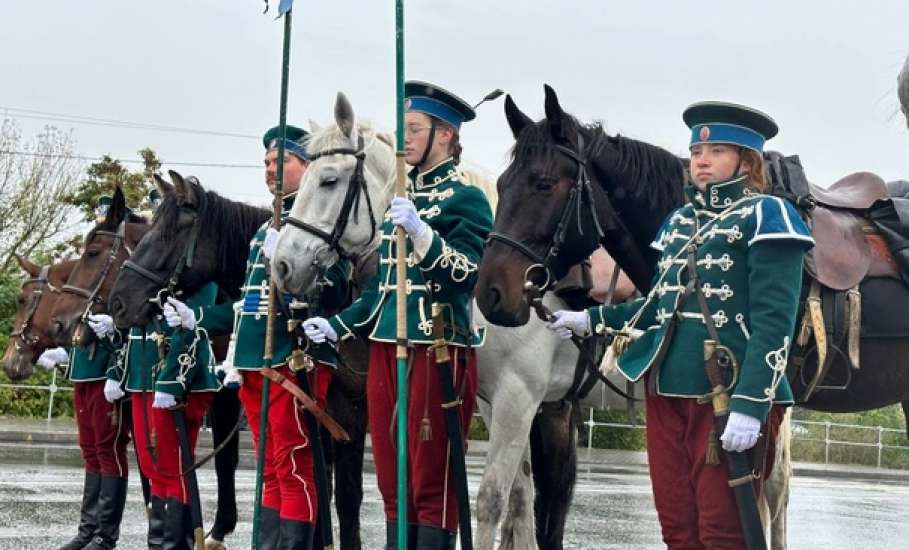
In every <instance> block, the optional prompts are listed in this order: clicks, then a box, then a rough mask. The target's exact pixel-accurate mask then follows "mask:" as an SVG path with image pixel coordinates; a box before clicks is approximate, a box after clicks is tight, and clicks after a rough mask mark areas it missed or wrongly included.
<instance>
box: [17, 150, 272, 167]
mask: <svg viewBox="0 0 909 550" xmlns="http://www.w3.org/2000/svg"><path fill="white" fill-rule="evenodd" d="M0 155H17V156H23V157H38V158H60V159H76V160H84V161H89V162H99V161H102V160H105V159H104V158H102V157H87V156H83V155H65V154H63V155H61V154H54V153H35V152H32V151H8V150H0ZM109 158H110V159H112V160H116V161H117V162H120V163H123V164H141V165H145V162H144V161H141V160H131V159H116V158H114V157H109ZM158 161H159V162H160V163H161V164H162V165H166V166H192V167H199V168H257V169H259V170H261V169H263V168H262V165H261V164H227V163H220V162H170V161H165V160H161V159H158Z"/></svg>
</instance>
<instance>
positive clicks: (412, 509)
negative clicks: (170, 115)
mask: <svg viewBox="0 0 909 550" xmlns="http://www.w3.org/2000/svg"><path fill="white" fill-rule="evenodd" d="M428 349H429V348H428V346H425V345H416V346H414V347H413V349H411V351H410V353H411V359H412V366H411V367H410V374H409V388H408V401H407V405H408V407H407V409H408V410H407V433H408V435H407V457H408V464H407V466H408V467H407V479H408V481H409V485H410V494H408V495H407V518H408V520H409V521H410V522H411V523H418V524H421V525H428V526H433V527H442V528H444V529H448V530H449V531H455V530H457V528H458V503H457V493H456V492H455V487H454V479H453V477H452V469H451V464H450V461H449V458H450V457H449V453H448V432H447V429H446V425H445V412H444V410H443V409H442V406H441V404H442V401H443V400H442V391H441V387H440V385H439V369H438V367H436V363H435V355H433V356H432V357H431V358H427V351H428ZM449 350H450V351H451V358H452V365H453V366H454V369H453V375H454V387H455V389H456V390H458V389H460V391H461V398H462V404H461V406H460V407H459V409H458V412H459V413H460V416H461V434H462V435H463V438H464V442H465V447H466V442H467V429H468V428H469V426H470V419H471V417H472V416H473V408H474V404H475V403H476V396H477V358H476V355H475V354H474V353H473V351H472V350H471V351H470V352H468V351H467V350H465V349H464V348H457V347H454V346H452V347H450V348H449ZM396 372H397V358H396V356H395V345H394V344H389V343H384V342H371V343H370V345H369V372H368V374H367V375H366V396H367V400H366V401H367V406H368V408H369V431H370V434H371V437H372V453H373V458H374V460H375V463H376V477H377V478H378V482H379V491H380V492H381V493H382V499H383V500H384V501H385V517H386V518H387V519H388V521H395V520H396V519H397V517H398V512H397V497H396V495H397V474H396V473H395V467H396V462H397V457H396V451H395V448H396V445H395V442H396V439H397V438H396V435H397V429H396V427H397V423H396V420H395V416H394V414H393V413H394V411H395V403H396V402H397V384H396V379H397V377H396ZM424 418H427V419H428V420H429V427H430V432H431V433H430V434H428V435H429V436H430V437H429V439H428V440H425V441H424V440H423V437H421V435H427V434H425V433H423V434H421V432H425V430H421V424H422V423H423V419H424Z"/></svg>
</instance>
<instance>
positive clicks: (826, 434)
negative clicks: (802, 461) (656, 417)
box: [584, 408, 909, 468]
mask: <svg viewBox="0 0 909 550" xmlns="http://www.w3.org/2000/svg"><path fill="white" fill-rule="evenodd" d="M584 425H585V426H586V427H587V448H588V449H590V448H592V447H593V438H594V430H597V429H599V428H611V429H626V430H643V429H644V428H645V426H644V424H643V423H640V424H622V423H617V422H598V421H596V420H595V419H594V409H593V408H591V409H589V413H588V417H587V420H586V421H585V422H584ZM812 428H814V430H812ZM820 428H823V437H814V436H812V435H811V434H812V432H813V431H816V430H817V429H820ZM838 428H840V429H844V430H850V431H852V430H854V431H856V432H859V433H865V432H867V433H869V434H870V435H871V436H872V437H870V438H856V439H872V440H873V441H870V442H869V441H847V440H844V439H836V438H834V437H833V432H834V431H835V430H836V429H838ZM887 434H896V435H897V437H899V438H902V440H904V441H905V439H906V432H905V431H903V430H897V429H894V428H884V427H882V426H859V425H855V424H841V423H836V422H812V421H808V420H793V421H792V439H793V441H794V442H795V441H805V442H814V443H822V444H823V445H824V464H830V451H831V449H832V448H835V447H836V446H838V445H840V446H844V447H860V448H870V449H875V450H876V453H877V467H878V468H882V467H883V466H882V460H883V454H884V451H885V450H888V449H891V450H895V451H898V452H905V451H909V446H907V445H894V444H889V443H885V439H886V438H885V436H886V435H887Z"/></svg>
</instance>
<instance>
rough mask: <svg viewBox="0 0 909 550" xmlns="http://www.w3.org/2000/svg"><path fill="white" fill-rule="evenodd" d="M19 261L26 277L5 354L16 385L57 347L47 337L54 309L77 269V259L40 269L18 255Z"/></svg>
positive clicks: (5, 362) (6, 366) (20, 291)
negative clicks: (43, 357)
mask: <svg viewBox="0 0 909 550" xmlns="http://www.w3.org/2000/svg"><path fill="white" fill-rule="evenodd" d="M16 261H17V262H18V263H19V267H21V268H22V270H23V271H24V272H25V273H26V275H27V278H26V279H25V281H23V283H22V287H21V288H20V290H19V295H18V296H17V297H16V313H15V316H14V317H13V331H12V333H11V334H10V338H9V341H8V342H7V344H6V352H5V353H4V354H3V368H4V370H5V371H6V375H7V376H9V378H10V380H12V381H14V382H16V381H18V380H23V379H25V378H28V377H29V376H31V375H32V372H33V370H34V369H33V367H34V364H35V361H37V359H38V357H40V356H41V354H42V353H44V350H46V349H48V348H52V347H54V343H53V341H52V340H51V338H50V336H49V334H48V329H49V327H50V320H51V310H52V309H53V307H54V303H55V302H56V300H57V298H58V297H59V296H60V289H61V288H63V285H64V284H66V281H67V279H69V275H70V273H72V271H73V268H74V267H76V260H64V261H62V262H58V263H55V264H51V265H47V266H39V265H37V264H34V263H32V262H31V261H30V260H29V259H28V258H23V257H21V256H18V255H17V256H16Z"/></svg>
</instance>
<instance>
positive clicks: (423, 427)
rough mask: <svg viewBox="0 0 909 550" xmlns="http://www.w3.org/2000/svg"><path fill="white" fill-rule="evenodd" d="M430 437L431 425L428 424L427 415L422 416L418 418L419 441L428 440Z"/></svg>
mask: <svg viewBox="0 0 909 550" xmlns="http://www.w3.org/2000/svg"><path fill="white" fill-rule="evenodd" d="M431 439H432V426H430V425H429V417H428V416H424V417H423V420H420V441H429V440H431Z"/></svg>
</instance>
